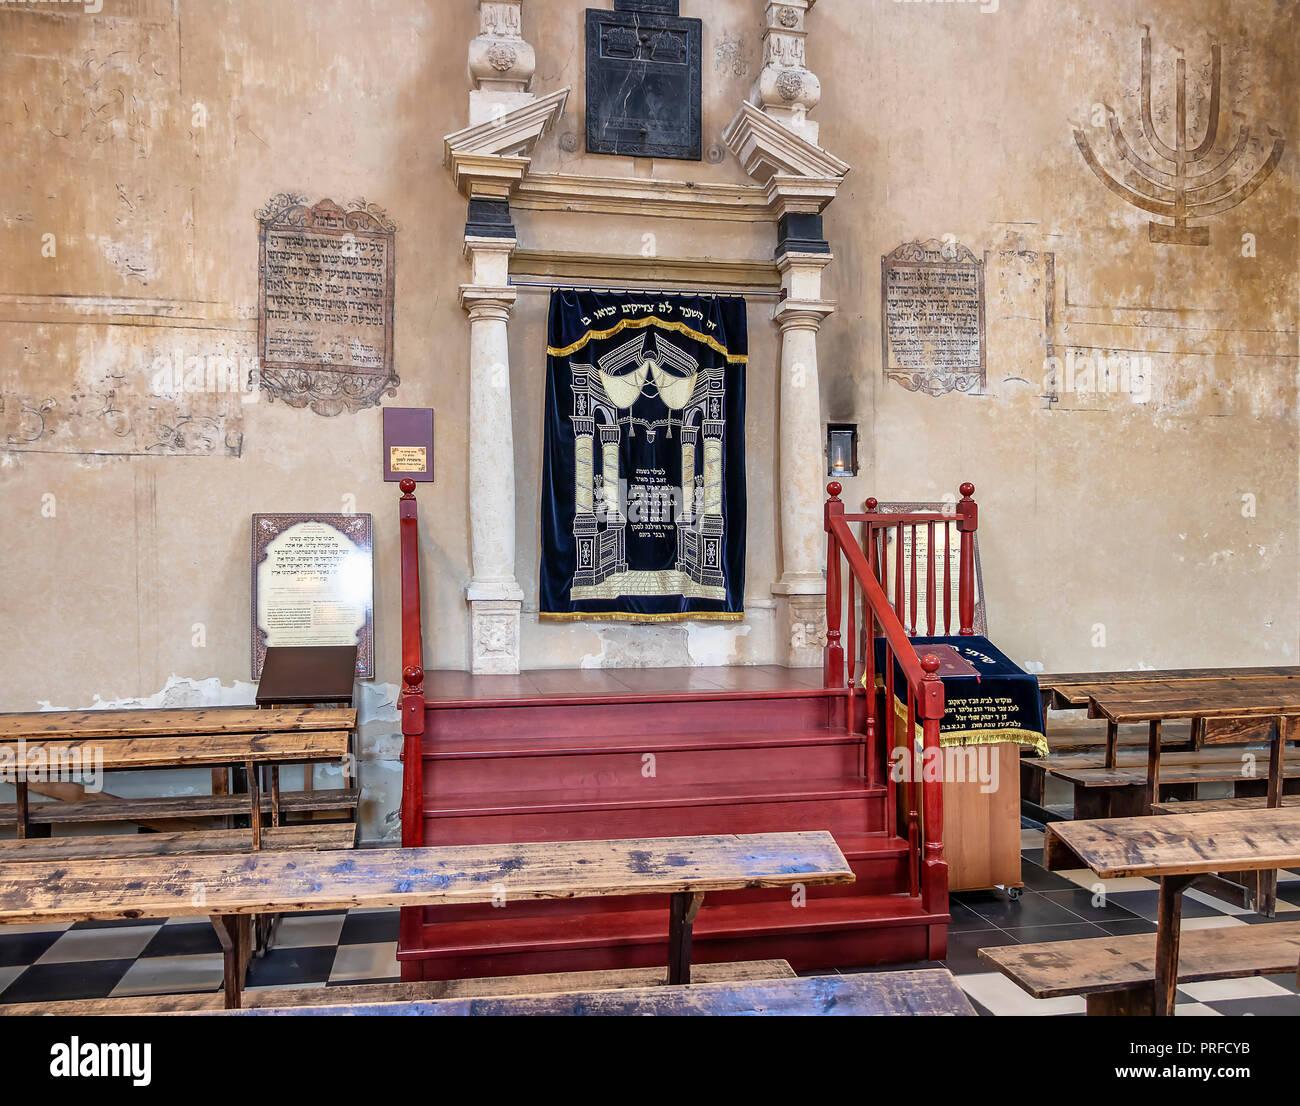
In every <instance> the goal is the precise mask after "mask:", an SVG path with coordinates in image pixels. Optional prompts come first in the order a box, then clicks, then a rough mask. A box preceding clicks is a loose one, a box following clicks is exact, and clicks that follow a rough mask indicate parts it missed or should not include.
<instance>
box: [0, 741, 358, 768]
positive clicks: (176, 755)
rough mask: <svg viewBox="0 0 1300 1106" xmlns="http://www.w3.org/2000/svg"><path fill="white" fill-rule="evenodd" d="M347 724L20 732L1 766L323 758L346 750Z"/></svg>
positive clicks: (204, 764)
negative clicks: (254, 729)
mask: <svg viewBox="0 0 1300 1106" xmlns="http://www.w3.org/2000/svg"><path fill="white" fill-rule="evenodd" d="M349 736H350V735H349V733H348V731H347V730H309V731H303V732H298V731H291V732H289V733H277V732H259V733H219V734H171V735H157V734H152V735H150V736H148V737H114V736H104V737H85V738H81V737H79V738H76V739H72V740H69V739H67V738H61V737H51V738H23V739H22V741H21V744H18V743H15V746H14V747H15V748H16V749H17V750H18V751H19V752H20V753H21V755H20V756H16V757H15V759H14V760H12V761H10V762H9V763H8V764H7V765H6V766H5V767H6V769H7V771H9V772H21V773H24V774H35V773H37V772H42V771H51V770H54V769H57V768H59V767H61V766H70V767H72V768H75V767H76V766H82V767H84V768H87V769H95V770H102V771H105V772H129V771H133V770H138V769H144V768H212V767H219V766H223V765H229V764H293V763H301V762H303V761H312V762H316V763H325V762H328V761H335V760H342V759H343V758H344V757H345V756H347V755H348V740H349Z"/></svg>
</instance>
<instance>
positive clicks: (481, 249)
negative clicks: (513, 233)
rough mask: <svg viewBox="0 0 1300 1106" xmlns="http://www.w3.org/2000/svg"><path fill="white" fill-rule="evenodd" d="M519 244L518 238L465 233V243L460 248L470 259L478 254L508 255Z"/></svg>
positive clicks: (473, 258)
mask: <svg viewBox="0 0 1300 1106" xmlns="http://www.w3.org/2000/svg"><path fill="white" fill-rule="evenodd" d="M518 245H519V239H518V238H514V237H511V238H503V237H498V236H497V235H495V234H493V235H480V234H467V235H465V245H464V246H463V247H462V248H461V253H462V254H463V255H464V256H465V257H468V258H469V259H470V260H471V261H473V260H475V258H476V255H478V254H505V256H506V257H509V256H510V255H511V254H512V253H513V252H514V250H515V247H516V246H518Z"/></svg>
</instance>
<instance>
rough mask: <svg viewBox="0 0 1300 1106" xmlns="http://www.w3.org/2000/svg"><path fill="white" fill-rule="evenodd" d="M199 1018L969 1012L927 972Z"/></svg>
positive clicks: (946, 978) (948, 978) (953, 986)
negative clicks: (241, 1016) (339, 1015)
mask: <svg viewBox="0 0 1300 1106" xmlns="http://www.w3.org/2000/svg"><path fill="white" fill-rule="evenodd" d="M205 1013H219V1014H233V1015H236V1016H239V1015H245V1016H266V1015H270V1016H292V1015H303V1014H308V1015H334V1014H342V1015H348V1016H356V1015H380V1016H407V1017H411V1016H415V1017H462V1016H465V1015H475V1016H489V1017H490V1016H511V1017H521V1016H527V1017H575V1016H578V1017H619V1016H623V1017H631V1016H634V1017H644V1016H655V1017H683V1016H687V1017H698V1016H713V1017H725V1016H730V1015H754V1014H760V1015H770V1016H778V1017H795V1016H800V1017H826V1016H832V1017H860V1016H863V1015H900V1014H903V1015H909V1014H910V1015H929V1016H935V1015H938V1016H957V1017H970V1016H973V1015H974V1013H975V1010H974V1008H973V1007H972V1006H971V1004H970V1000H969V999H967V998H966V996H965V994H963V993H962V990H961V988H960V987H959V986H958V985H957V981H956V979H954V978H953V976H952V973H951V972H949V971H947V970H946V969H944V968H927V969H922V970H919V971H901V972H876V973H855V974H853V975H828V976H812V977H809V978H805V979H775V980H754V981H750V982H744V983H693V984H691V986H689V987H682V986H668V987H631V988H626V989H622V990H604V991H574V992H567V993H562V994H549V995H515V996H501V997H494V998H450V999H441V1000H437V1001H417V1002H397V1003H393V1002H385V1003H367V1004H346V1005H337V1006H295V1007H278V1008H277V1007H266V1006H259V1007H254V1008H250V1009H246V1010H222V1011H205Z"/></svg>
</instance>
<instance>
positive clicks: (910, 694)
mask: <svg viewBox="0 0 1300 1106" xmlns="http://www.w3.org/2000/svg"><path fill="white" fill-rule="evenodd" d="M965 488H966V485H963V492H964V491H965ZM826 490H827V492H828V493H829V495H830V498H829V499H828V500H827V501H826V510H825V526H826V535H827V551H826V641H827V645H826V658H825V666H824V677H825V684H826V686H827V687H845V688H846V689H847V691H848V711H847V724H848V727H849V729H850V730H851V731H855V730H856V716H857V711H856V705H855V704H856V699H857V696H858V694H859V684H858V681H857V663H856V657H855V652H856V648H855V643H854V642H852V641H851V643H850V649H849V664H848V667H847V670H846V667H845V657H844V647H843V645H842V644H841V641H840V620H841V607H842V603H843V594H842V589H841V561H843V563H844V564H846V565H847V566H848V569H849V587H848V597H849V602H850V604H851V605H852V604H854V602H855V596H854V592H855V591H858V592H861V595H862V624H863V629H864V631H865V637H866V641H865V644H864V648H863V658H862V662H863V669H864V673H863V688H864V689H865V695H866V704H867V711H866V738H867V740H866V759H867V766H868V768H867V779H868V782H869V783H870V782H873V781H874V779H875V776H874V773H875V772H877V771H878V769H877V768H876V765H877V764H878V761H879V759H880V755H881V750H880V734H879V732H878V730H879V726H880V714H879V713H878V711H877V709H876V705H877V694H876V687H875V667H876V661H875V639H876V638H877V637H881V638H883V639H884V643H885V648H884V658H883V662H884V663H883V665H882V666H881V674H882V676H883V679H884V684H885V693H884V707H883V722H884V739H885V748H886V749H887V750H889V753H890V754H891V757H890V759H891V761H892V760H893V756H892V754H893V752H894V750H895V748H896V747H898V746H899V745H900V744H901V745H902V747H903V748H904V749H905V750H907V751H908V753H912V752H913V751H914V740H915V738H914V735H915V732H916V727H917V726H918V725H919V727H920V729H921V732H922V758H921V761H920V762H919V763H918V760H917V758H916V757H915V756H914V755H906V754H905V755H904V757H903V767H904V769H905V772H904V778H903V780H902V781H896V780H895V779H894V778H893V774H892V773H891V774H890V776H889V780H888V783H887V787H888V788H889V794H890V796H891V799H890V802H889V808H890V809H891V810H892V809H893V808H894V800H893V798H892V796H893V795H894V793H895V785H896V783H897V782H902V783H903V784H904V785H905V787H904V792H903V793H904V795H905V798H906V807H905V810H906V829H907V837H908V845H909V854H910V857H909V859H910V861H911V863H910V864H909V874H910V880H909V890H910V891H911V893H912V894H914V895H915V894H919V895H921V897H922V901H923V903H924V905H925V908H926V909H927V910H929V911H933V912H934V913H944V912H946V911H947V901H948V865H947V863H946V861H945V860H944V858H943V783H942V778H941V777H942V773H941V772H939V771H935V770H933V769H932V770H929V771H925V770H923V769H924V766H926V765H931V764H938V765H941V764H942V761H941V759H940V758H941V757H942V752H941V750H940V747H939V723H940V721H941V720H942V719H943V715H944V691H943V681H942V680H940V679H939V676H938V670H939V660H938V658H937V657H935V656H934V655H932V654H929V653H927V654H926V655H925V656H924V657H918V656H917V654H916V649H915V647H914V646H913V645H912V642H911V639H910V638H909V636H908V632H907V630H906V629H904V627H903V622H902V617H901V616H902V613H903V610H904V602H903V564H902V556H901V550H902V547H903V546H902V526H903V522H902V521H901V519H902V516H899V517H898V520H897V526H898V536H897V545H896V547H895V548H896V550H897V551H898V553H897V554H896V556H895V596H894V601H893V603H892V604H891V602H890V598H889V596H888V594H887V592H886V590H885V588H884V586H882V581H883V579H884V577H885V574H886V568H885V556H884V543H883V541H882V542H881V544H880V547H879V548H877V543H876V538H875V532H876V531H875V530H874V529H872V528H871V527H868V529H867V539H868V549H867V552H866V553H864V552H863V550H862V547H861V546H860V545H859V544H858V541H857V539H856V538H855V537H854V536H853V532H852V531H851V530H850V529H849V522H850V521H851V518H850V516H846V514H845V511H844V504H843V502H841V500H840V498H839V495H840V491H841V490H842V489H841V486H840V485H839V483H838V482H835V481H832V482H831V483H830V484H829V485H828V486H827V488H826ZM971 491H972V492H973V491H974V489H973V488H971ZM971 506H972V507H973V506H974V505H973V504H972V505H971ZM875 507H876V502H875V501H874V500H868V501H867V509H868V511H869V512H873V511H874V509H875ZM865 517H867V518H870V520H871V522H872V525H873V526H878V525H879V524H880V523H881V522H882V521H886V520H887V523H889V524H893V523H895V521H896V520H895V518H894V517H893V516H878V515H875V514H869V515H868V516H865ZM938 517H940V518H941V517H942V516H938ZM961 517H962V518H963V519H964V517H965V516H964V515H963V516H961ZM913 521H914V519H913V517H909V518H908V524H911V523H912V522H913ZM916 521H923V522H928V521H929V520H928V519H926V517H925V516H924V515H922V516H920V518H919V519H918V520H916ZM972 522H973V513H972ZM971 529H972V530H973V529H974V526H973V525H972V526H971ZM882 537H883V533H882ZM962 539H963V554H964V553H965V543H966V539H967V534H966V532H965V531H962ZM931 545H933V542H931ZM930 564H931V565H932V564H933V552H931V554H930ZM961 567H962V569H963V571H964V569H965V557H964V556H963V559H962V566H961ZM912 576H913V584H912V587H913V592H912V601H911V608H912V612H911V613H912V619H913V621H915V618H916V612H915V606H916V590H915V589H916V580H915V577H916V564H915V554H913V566H912ZM931 576H933V569H932V568H931ZM972 579H973V573H972ZM855 585H856V586H855ZM931 589H932V585H931V584H929V583H928V584H927V596H926V598H927V600H928V604H927V622H930V623H931V624H932V623H933V618H934V608H935V601H934V598H933V597H932V595H931V594H930V592H931ZM958 605H959V607H960V608H961V609H962V625H963V627H965V626H966V625H967V624H968V620H967V619H966V617H965V608H966V605H967V604H966V593H965V589H963V591H962V594H961V595H960V596H959V597H958ZM971 606H972V610H973V604H972V605H971ZM849 619H850V621H849V626H850V634H851V635H852V637H853V638H856V633H855V629H856V625H855V624H856V613H855V612H854V611H852V610H851V611H850V615H849ZM896 669H897V670H898V671H900V672H901V673H902V676H903V680H904V682H905V684H906V689H905V692H906V696H905V699H906V727H907V728H906V729H905V730H904V737H903V740H902V742H901V743H900V742H899V741H898V740H897V738H896V726H895V714H896V708H895V702H894V694H895V686H894V685H895V679H894V677H895V670H896ZM918 776H920V777H921V779H922V780H923V783H922V785H921V787H919V788H918V786H917V777H918Z"/></svg>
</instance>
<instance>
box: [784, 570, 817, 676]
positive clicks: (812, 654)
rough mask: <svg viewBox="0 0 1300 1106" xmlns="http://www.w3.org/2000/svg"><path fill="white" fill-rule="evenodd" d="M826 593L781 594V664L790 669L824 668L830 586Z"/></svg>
mask: <svg viewBox="0 0 1300 1106" xmlns="http://www.w3.org/2000/svg"><path fill="white" fill-rule="evenodd" d="M818 582H819V583H820V584H821V588H822V590H821V591H820V592H812V591H802V590H801V591H797V592H794V591H786V592H784V593H783V592H781V591H778V588H781V587H782V585H783V584H787V585H788V582H786V581H782V583H781V584H777V585H776V586H774V587H773V588H772V592H773V594H775V595H776V597H777V598H776V619H775V622H776V625H775V627H774V633H775V638H776V640H775V642H774V644H775V646H776V650H775V651H776V658H777V663H779V664H783V665H785V666H786V667H787V668H821V666H822V663H823V658H824V655H825V651H826V585H825V583H824V582H823V581H821V580H820V579H819V581H818Z"/></svg>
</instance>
